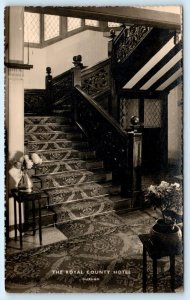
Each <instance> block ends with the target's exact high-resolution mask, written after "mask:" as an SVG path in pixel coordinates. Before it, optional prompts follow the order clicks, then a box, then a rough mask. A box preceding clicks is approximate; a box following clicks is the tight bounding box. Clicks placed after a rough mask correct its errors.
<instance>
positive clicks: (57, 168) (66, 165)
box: [36, 159, 86, 175]
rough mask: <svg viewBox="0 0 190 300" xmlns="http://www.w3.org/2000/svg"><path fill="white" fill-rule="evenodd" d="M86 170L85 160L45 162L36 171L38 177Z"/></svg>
mask: <svg viewBox="0 0 190 300" xmlns="http://www.w3.org/2000/svg"><path fill="white" fill-rule="evenodd" d="M80 169H86V162H85V161H83V160H77V159H75V160H66V161H60V162H59V161H55V162H54V161H51V162H44V163H42V164H41V165H40V166H38V168H37V169H36V175H40V174H51V173H59V172H64V171H75V170H80Z"/></svg>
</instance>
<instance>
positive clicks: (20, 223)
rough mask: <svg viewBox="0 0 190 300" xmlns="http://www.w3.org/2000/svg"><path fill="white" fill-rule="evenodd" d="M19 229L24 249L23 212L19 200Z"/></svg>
mask: <svg viewBox="0 0 190 300" xmlns="http://www.w3.org/2000/svg"><path fill="white" fill-rule="evenodd" d="M18 207H19V231H20V248H21V249H22V246H23V245H22V212H21V202H20V201H19V204H18Z"/></svg>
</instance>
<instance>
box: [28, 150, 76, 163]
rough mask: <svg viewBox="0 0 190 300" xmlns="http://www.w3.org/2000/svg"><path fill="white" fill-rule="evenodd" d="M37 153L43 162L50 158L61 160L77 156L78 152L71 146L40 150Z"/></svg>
mask: <svg viewBox="0 0 190 300" xmlns="http://www.w3.org/2000/svg"><path fill="white" fill-rule="evenodd" d="M29 153H30V151H29ZM39 155H40V157H41V158H42V161H43V162H45V161H51V160H57V161H62V160H66V159H73V158H79V152H78V151H77V150H73V149H72V148H65V149H62V150H47V151H41V152H40V153H39Z"/></svg>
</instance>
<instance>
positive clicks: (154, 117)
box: [144, 99, 161, 128]
mask: <svg viewBox="0 0 190 300" xmlns="http://www.w3.org/2000/svg"><path fill="white" fill-rule="evenodd" d="M144 127H145V128H159V127H161V102H160V100H157V99H145V100H144Z"/></svg>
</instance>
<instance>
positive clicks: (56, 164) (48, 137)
mask: <svg viewBox="0 0 190 300" xmlns="http://www.w3.org/2000/svg"><path fill="white" fill-rule="evenodd" d="M25 140H27V141H28V143H27V149H26V150H27V152H28V153H33V152H36V153H38V155H39V156H40V157H41V158H42V161H43V163H42V165H40V166H39V167H38V168H36V174H35V175H36V176H38V178H40V181H41V189H42V191H43V192H44V197H43V198H44V199H45V195H46V203H45V206H48V207H49V208H50V209H51V210H53V212H54V213H55V216H54V220H53V221H52V223H56V225H57V227H58V228H59V229H60V231H62V232H64V231H65V228H66V227H65V224H66V223H67V222H68V223H69V224H68V226H71V224H70V223H71V221H73V222H74V223H73V225H72V226H76V225H75V224H76V223H75V221H76V220H83V219H88V218H90V219H91V218H93V217H94V216H98V215H103V214H106V215H108V214H109V213H110V214H111V213H113V211H114V203H112V201H111V200H110V199H109V197H108V196H109V195H108V193H107V191H106V190H105V188H104V187H103V186H102V185H101V182H105V181H106V180H107V177H106V176H107V175H106V174H105V172H103V168H102V167H103V163H102V162H101V161H97V160H96V157H95V152H94V151H93V150H91V149H90V148H89V146H88V143H87V142H86V141H85V140H84V137H83V136H82V135H81V133H80V132H79V131H78V130H77V128H76V126H75V125H74V124H72V123H71V119H70V118H69V117H68V116H67V117H53V116H49V117H36V116H28V117H25ZM97 170H98V171H97ZM89 222H90V221H89ZM82 224H83V223H82V222H81V223H80V226H82ZM87 224H88V221H87ZM62 225H63V226H62ZM80 226H79V227H80ZM70 231H71V230H70ZM67 237H68V238H70V236H67Z"/></svg>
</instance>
